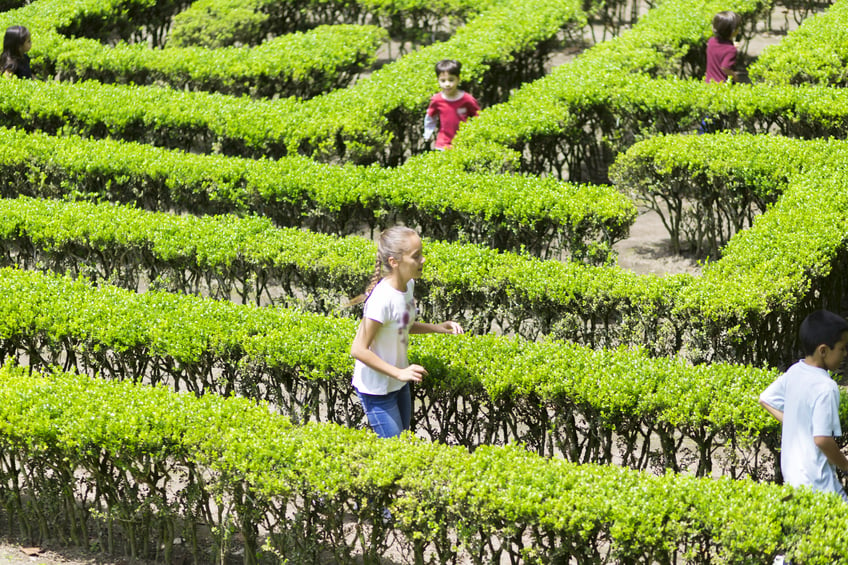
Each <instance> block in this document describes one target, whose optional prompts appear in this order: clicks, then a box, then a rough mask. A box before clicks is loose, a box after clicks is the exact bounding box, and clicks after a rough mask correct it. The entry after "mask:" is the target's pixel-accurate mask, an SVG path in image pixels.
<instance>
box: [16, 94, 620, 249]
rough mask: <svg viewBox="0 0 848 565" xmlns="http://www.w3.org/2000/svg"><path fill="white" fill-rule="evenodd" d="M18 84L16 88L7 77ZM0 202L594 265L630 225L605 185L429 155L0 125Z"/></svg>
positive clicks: (616, 195)
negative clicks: (322, 154) (225, 217)
mask: <svg viewBox="0 0 848 565" xmlns="http://www.w3.org/2000/svg"><path fill="white" fill-rule="evenodd" d="M9 82H18V83H22V82H23V81H9ZM0 155H2V157H0V171H2V175H3V179H4V181H5V182H3V183H0V186H2V191H0V193H2V194H3V195H4V196H7V197H8V196H16V195H18V194H25V195H31V196H65V197H85V198H92V199H95V200H100V199H108V200H112V201H117V202H124V203H138V204H139V205H140V206H141V207H144V208H147V209H152V210H172V209H176V210H178V211H185V212H191V213H196V214H204V213H213V214H214V213H227V212H247V213H258V214H261V215H264V216H267V217H269V218H270V219H271V220H273V221H274V222H275V223H277V224H278V225H281V226H294V227H308V228H310V229H313V230H316V231H323V232H329V233H338V234H349V233H358V232H360V231H361V230H362V229H363V225H366V226H368V227H369V228H370V229H371V230H372V231H374V230H377V229H383V228H385V227H388V226H392V225H395V224H396V223H398V222H404V223H407V224H409V225H414V226H419V227H420V229H421V230H422V232H424V233H425V234H426V235H428V236H430V237H433V238H438V239H442V240H457V239H465V240H466V241H471V242H475V243H481V244H486V245H490V246H494V247H497V248H501V249H523V250H526V251H527V252H530V253H533V254H537V255H542V256H547V255H550V254H554V253H558V252H560V251H565V252H567V253H568V254H570V255H571V257H572V258H573V259H576V260H587V261H592V262H603V261H604V260H605V259H606V258H607V257H608V254H609V252H610V247H611V246H612V244H613V243H615V242H617V241H619V240H621V239H623V238H624V237H625V236H626V234H627V230H628V228H629V226H630V223H631V222H632V221H633V218H634V217H635V214H636V211H635V207H634V205H633V204H632V203H631V202H630V200H629V199H628V198H626V197H625V196H624V195H622V194H620V193H619V192H618V191H617V190H615V189H613V188H611V187H608V186H607V187H600V186H577V185H569V184H565V183H562V182H559V181H556V180H555V179H537V178H533V177H528V176H523V175H503V174H494V173H490V172H481V173H466V172H462V171H461V170H457V168H446V167H443V166H440V165H439V163H440V161H439V157H440V156H439V155H438V154H435V153H431V154H428V155H425V156H422V157H419V158H416V159H413V160H411V161H410V162H409V163H407V164H406V165H405V166H404V167H401V168H398V169H381V168H378V167H370V168H364V167H355V166H352V165H347V166H335V165H324V164H319V163H316V162H314V161H312V160H310V159H308V158H305V157H290V158H284V159H280V160H278V161H269V160H258V161H254V160H249V159H239V158H230V157H221V156H206V155H194V154H185V153H182V152H177V151H167V150H164V149H161V148H154V147H149V146H145V145H138V144H133V143H120V142H115V141H108V140H103V141H93V140H85V139H81V138H78V137H75V136H68V137H52V136H48V135H44V134H41V133H33V134H27V133H25V132H22V131H17V130H8V129H2V128H0Z"/></svg>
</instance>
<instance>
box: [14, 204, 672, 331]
mask: <svg viewBox="0 0 848 565" xmlns="http://www.w3.org/2000/svg"><path fill="white" fill-rule="evenodd" d="M425 235H426V234H425ZM375 253H376V245H375V244H374V243H373V242H372V241H370V240H368V239H366V238H362V237H358V236H350V237H346V238H339V237H336V236H331V235H322V234H316V233H313V232H309V231H303V230H301V229H296V228H291V229H278V228H275V227H274V226H273V224H271V222H269V221H268V220H267V219H264V218H256V217H250V218H238V217H234V216H205V217H197V216H192V215H177V214H170V213H153V212H146V211H143V210H140V209H135V208H128V207H124V206H112V205H110V204H91V203H84V202H76V203H71V202H62V201H56V200H41V199H36V200H34V199H31V198H27V197H19V198H17V199H2V200H0V256H2V262H3V263H4V264H6V265H21V266H24V267H29V266H43V267H46V268H49V269H51V270H54V271H58V272H69V273H72V274H74V275H80V274H82V275H85V276H87V277H89V278H92V279H94V280H102V281H108V282H109V283H111V284H116V285H119V286H121V287H123V288H128V289H132V290H144V289H146V288H147V287H148V286H149V285H153V286H154V287H156V288H160V289H166V290H169V291H175V292H180V293H192V294H203V295H207V296H211V297H213V298H216V299H225V300H230V299H233V300H236V301H240V302H243V303H246V302H253V303H256V304H280V305H287V306H298V307H305V308H306V309H307V310H311V311H318V312H323V313H335V314H342V315H344V314H348V315H359V314H360V311H359V309H355V308H351V309H344V308H342V305H343V304H345V303H346V302H347V301H348V299H349V298H350V297H352V296H356V295H357V294H359V293H361V292H362V290H363V289H364V287H365V285H366V284H367V281H368V280H369V279H370V276H371V273H372V271H373V268H374V256H375ZM426 257H427V266H426V269H425V271H424V275H423V277H422V278H421V280H419V281H418V287H417V288H418V291H419V303H418V307H419V309H420V310H421V311H422V312H425V313H426V315H427V316H428V317H431V318H440V319H453V320H456V321H459V322H461V323H462V325H463V326H464V327H465V329H466V331H469V332H472V333H487V332H489V331H491V330H492V328H493V327H496V328H498V329H499V330H500V331H501V332H506V333H517V334H519V335H522V336H524V337H527V338H529V339H535V338H537V337H539V336H540V335H542V334H545V333H550V332H551V331H554V330H555V329H556V328H559V327H561V326H562V325H563V323H564V322H563V319H567V320H569V321H570V323H573V324H574V326H575V327H574V329H573V330H572V331H573V334H574V335H577V334H580V335H579V337H580V341H581V342H584V343H590V344H604V345H609V343H608V342H606V340H604V339H603V338H602V337H601V336H600V335H599V334H600V332H597V331H595V332H593V331H591V329H590V328H589V327H588V324H589V320H591V319H593V318H596V317H600V316H602V315H606V316H607V317H608V322H609V323H616V322H618V319H619V317H621V316H626V312H622V310H625V309H628V308H635V307H636V304H639V305H640V306H641V308H643V309H650V308H654V309H656V310H658V311H659V310H661V309H664V310H665V313H666V315H667V313H668V309H669V307H670V303H669V301H668V293H669V292H670V291H671V289H672V288H679V284H682V283H683V279H682V278H681V281H679V282H678V286H677V287H674V286H673V285H672V283H671V281H665V283H663V282H661V281H660V279H652V278H650V277H648V278H646V279H645V280H644V281H643V282H642V283H641V284H638V283H636V282H635V281H634V279H636V277H635V276H633V275H630V276H628V275H627V273H624V272H616V271H615V270H614V269H612V268H609V267H600V268H598V269H595V270H594V271H592V272H591V274H593V275H594V276H596V277H605V278H606V279H607V280H608V283H607V284H606V285H605V286H603V287H596V288H591V287H589V286H588V285H587V284H586V283H585V282H582V283H581V279H585V278H586V277H588V276H591V275H590V272H582V270H580V269H578V267H577V265H575V264H572V263H561V262H559V261H541V260H539V259H535V258H532V257H527V256H526V255H519V254H512V253H500V252H497V251H494V250H491V249H487V248H484V247H481V246H476V245H471V244H460V243H445V242H438V241H429V240H428V241H427V243H426ZM637 288H639V290H637ZM604 295H605V296H604ZM640 295H641V296H640ZM628 305H630V306H628ZM572 321H573V322H572ZM618 323H621V324H626V325H628V330H629V332H630V333H631V334H634V333H636V332H639V331H641V332H642V335H643V336H644V339H646V340H648V339H650V338H651V336H653V335H654V334H655V333H656V328H657V327H658V326H661V324H660V323H658V322H656V321H655V322H649V321H647V320H644V321H641V323H642V324H644V326H645V327H641V328H640V321H639V320H637V319H632V320H629V321H621V322H618ZM577 326H580V327H584V328H585V329H584V330H583V331H582V332H580V331H578V330H577V329H576V327H577Z"/></svg>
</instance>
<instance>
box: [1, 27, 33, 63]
mask: <svg viewBox="0 0 848 565" xmlns="http://www.w3.org/2000/svg"><path fill="white" fill-rule="evenodd" d="M27 39H29V30H28V29H27V28H25V27H24V26H11V27H9V28H8V29H6V35H4V36H3V54H2V55H0V72H6V71H12V72H14V71H15V69H17V67H18V65H20V64H21V62H22V61H23V58H24V55H25V53H24V52H23V46H24V43H26V41H27Z"/></svg>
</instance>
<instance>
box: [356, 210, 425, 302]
mask: <svg viewBox="0 0 848 565" xmlns="http://www.w3.org/2000/svg"><path fill="white" fill-rule="evenodd" d="M414 234H416V232H415V230H413V229H411V228H408V227H406V226H395V227H392V228H389V229H387V230H384V231H383V233H381V234H380V239H379V240H378V241H377V260H376V261H375V262H374V274H372V275H371V280H370V281H369V282H368V286H367V287H366V288H365V292H364V293H363V294H360V295H359V296H357V297H355V298H352V299H351V300H350V302H348V303H347V306H354V305H356V304H360V303H362V302H365V301H366V300H368V297H369V296H371V292H372V291H373V290H374V287H375V286H377V284H379V282H380V280H382V278H383V267H387V268H388V267H389V258H390V257H394V258H395V260H396V261H400V260H401V257H403V253H404V251H406V249H405V247H404V245H405V244H406V242H407V241H408V240H409V237H410V236H411V235H414Z"/></svg>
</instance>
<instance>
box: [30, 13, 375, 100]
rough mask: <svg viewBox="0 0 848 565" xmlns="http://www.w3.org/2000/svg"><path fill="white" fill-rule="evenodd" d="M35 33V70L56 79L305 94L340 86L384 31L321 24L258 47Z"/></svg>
mask: <svg viewBox="0 0 848 565" xmlns="http://www.w3.org/2000/svg"><path fill="white" fill-rule="evenodd" d="M45 35H47V34H45V33H42V34H41V35H40V36H38V41H39V42H40V44H41V51H42V52H43V55H42V57H41V62H40V69H39V72H40V74H41V75H48V76H53V77H56V78H57V79H59V80H71V81H80V80H90V79H92V80H98V81H100V82H104V83H120V84H136V85H167V86H170V87H172V88H177V89H188V90H205V91H210V92H219V93H221V94H232V95H236V96H238V95H243V94H249V95H251V96H255V97H268V98H270V97H273V96H275V95H279V96H283V97H285V96H298V97H301V98H311V97H313V96H318V95H319V94H321V93H323V92H327V91H330V90H333V89H336V88H343V87H345V86H347V85H348V84H349V83H350V82H351V80H352V79H353V78H354V77H355V76H356V74H357V73H359V72H360V71H361V70H362V69H363V68H366V67H369V66H371V65H372V64H373V63H374V62H375V60H376V52H377V48H378V47H379V46H380V44H381V43H382V42H383V41H384V40H385V39H386V32H385V31H383V30H382V29H381V28H378V27H376V26H353V25H350V26H321V27H318V28H316V29H314V30H310V31H308V32H306V33H295V34H290V35H285V36H282V37H278V38H275V39H270V40H268V41H266V42H265V43H263V44H262V45H260V46H258V47H253V48H248V47H230V48H225V49H215V50H211V49H200V48H174V49H151V48H150V47H148V46H147V45H146V44H134V45H118V46H114V47H113V46H109V45H103V44H102V43H101V42H100V41H98V40H96V39H84V38H78V39H68V38H65V37H62V36H60V35H58V34H54V35H55V37H54V36H49V37H46V36H45Z"/></svg>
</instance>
